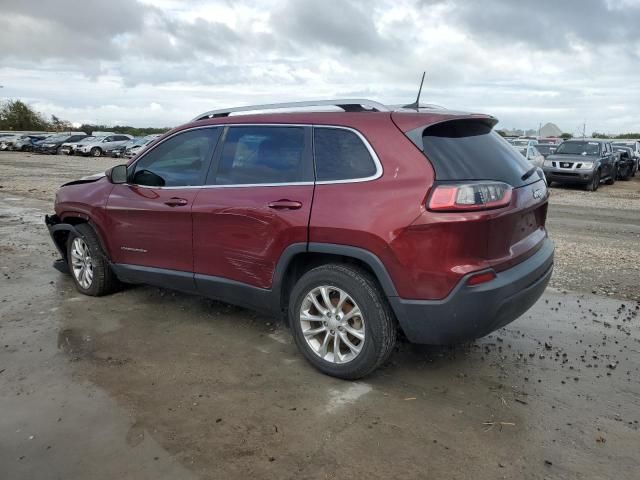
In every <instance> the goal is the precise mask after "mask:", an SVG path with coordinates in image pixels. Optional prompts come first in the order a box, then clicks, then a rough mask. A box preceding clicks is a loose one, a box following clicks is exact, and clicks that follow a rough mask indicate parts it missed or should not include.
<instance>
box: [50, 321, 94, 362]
mask: <svg viewBox="0 0 640 480" xmlns="http://www.w3.org/2000/svg"><path fill="white" fill-rule="evenodd" d="M58 349H60V350H62V351H63V352H65V353H66V354H67V355H69V356H70V357H71V360H73V361H76V360H82V359H84V358H90V357H92V356H93V350H94V342H93V337H92V336H91V335H88V334H86V333H84V332H82V331H80V330H76V329H73V328H65V329H62V330H60V331H59V332H58Z"/></svg>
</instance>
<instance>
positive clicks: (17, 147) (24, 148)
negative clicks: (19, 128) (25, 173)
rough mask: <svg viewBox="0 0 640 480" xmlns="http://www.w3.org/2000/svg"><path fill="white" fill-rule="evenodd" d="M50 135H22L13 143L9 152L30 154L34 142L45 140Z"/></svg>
mask: <svg viewBox="0 0 640 480" xmlns="http://www.w3.org/2000/svg"><path fill="white" fill-rule="evenodd" d="M50 136H51V135H22V136H20V137H19V138H18V139H17V140H15V141H14V142H13V145H12V146H11V150H13V151H18V152H30V151H32V150H33V145H34V144H35V142H39V141H41V140H45V139H46V138H49V137H50Z"/></svg>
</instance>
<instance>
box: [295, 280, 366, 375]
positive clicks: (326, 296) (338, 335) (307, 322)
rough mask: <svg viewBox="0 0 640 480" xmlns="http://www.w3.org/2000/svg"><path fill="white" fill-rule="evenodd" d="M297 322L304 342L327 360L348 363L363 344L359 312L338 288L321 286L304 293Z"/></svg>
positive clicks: (347, 296) (362, 330)
mask: <svg viewBox="0 0 640 480" xmlns="http://www.w3.org/2000/svg"><path fill="white" fill-rule="evenodd" d="M300 325H301V327H302V334H303V335H304V338H305V340H306V342H307V345H309V347H310V348H311V350H312V351H313V352H314V353H315V354H316V355H318V356H319V357H320V358H322V359H323V360H325V361H327V362H331V363H347V362H350V361H352V360H354V359H355V358H356V357H357V356H358V355H359V354H360V352H361V351H362V347H363V346H364V341H365V320H364V316H363V314H362V311H361V310H360V307H358V305H357V304H356V302H355V301H354V300H353V298H352V297H351V296H350V295H349V294H348V293H347V292H345V291H344V290H342V289H340V288H338V287H334V286H329V285H323V286H319V287H316V288H314V289H313V290H311V291H310V292H309V293H307V295H306V296H305V297H304V300H303V301H302V305H301V307H300Z"/></svg>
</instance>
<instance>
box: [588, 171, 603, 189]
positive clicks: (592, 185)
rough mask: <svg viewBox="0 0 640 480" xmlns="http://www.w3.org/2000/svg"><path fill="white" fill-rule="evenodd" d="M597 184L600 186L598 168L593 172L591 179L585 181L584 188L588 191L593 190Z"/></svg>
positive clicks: (596, 187)
mask: <svg viewBox="0 0 640 480" xmlns="http://www.w3.org/2000/svg"><path fill="white" fill-rule="evenodd" d="M599 186H600V170H598V171H597V172H596V173H594V174H593V178H592V179H591V182H589V183H587V185H586V189H587V190H588V191H589V192H595V191H596V190H598V187H599Z"/></svg>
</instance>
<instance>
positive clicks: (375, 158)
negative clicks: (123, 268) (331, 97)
mask: <svg viewBox="0 0 640 480" xmlns="http://www.w3.org/2000/svg"><path fill="white" fill-rule="evenodd" d="M224 127H311V128H312V129H315V128H333V129H338V130H348V131H350V132H353V133H355V134H356V135H357V136H358V138H360V141H361V142H363V143H364V146H365V147H366V149H367V150H368V152H369V155H371V158H372V159H373V163H374V164H375V166H376V173H375V174H373V175H370V176H368V177H363V178H350V179H345V180H323V181H320V182H318V181H316V182H283V183H243V184H236V185H184V186H179V187H153V186H149V185H136V184H135V183H133V184H132V183H123V184H121V185H127V186H130V187H138V188H149V189H153V190H189V189H195V188H207V189H208V188H252V187H284V186H309V185H333V184H341V183H362V182H370V181H373V180H377V179H378V178H380V177H382V174H383V173H384V169H383V168H382V163H381V162H380V159H379V158H378V155H377V154H376V152H375V150H374V149H373V147H372V146H371V144H370V143H369V141H368V140H367V139H366V138H365V137H364V135H362V133H360V132H359V131H358V130H356V129H355V128H352V127H345V126H342V125H315V124H311V123H307V124H305V123H220V124H215V125H200V126H197V127H191V128H185V129H184V130H180V131H179V132H175V133H172V134H171V135H169V136H168V137H166V138H163V139H162V140H161V141H160V142H158V143H156V144H155V145H153V146H152V147H151V148H148V149H145V151H144V152H143V153H142V154H141V155H140V156H139V157H138V158H136V159H135V161H133V162H132V163H131V164H130V165H129V167H133V166H134V165H135V164H136V163H138V162H139V161H140V160H141V159H142V158H144V157H145V156H146V155H148V154H149V153H150V152H152V151H153V150H154V149H155V148H156V147H157V146H159V145H161V144H163V143H164V142H166V141H167V140H169V139H170V138H173V137H175V136H176V135H180V134H181V133H185V132H190V131H192V130H201V129H204V128H224ZM314 162H315V159H314Z"/></svg>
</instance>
